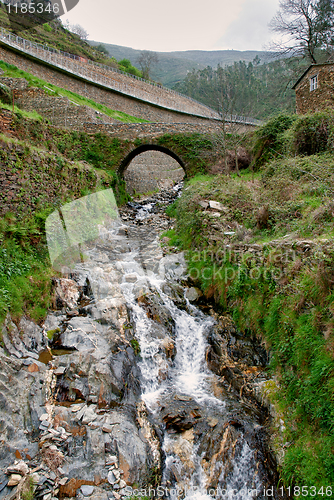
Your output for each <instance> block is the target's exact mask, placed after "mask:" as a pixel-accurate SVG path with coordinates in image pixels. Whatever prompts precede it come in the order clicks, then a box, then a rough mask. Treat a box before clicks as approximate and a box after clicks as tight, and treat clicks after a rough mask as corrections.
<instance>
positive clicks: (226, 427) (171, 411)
mask: <svg viewBox="0 0 334 500" xmlns="http://www.w3.org/2000/svg"><path fill="white" fill-rule="evenodd" d="M179 190H180V186H179V187H175V188H173V189H170V190H166V191H161V192H160V193H158V194H156V195H154V196H152V197H150V198H147V199H145V200H141V201H138V202H132V203H129V204H128V205H127V206H126V207H124V208H122V209H121V210H120V218H119V220H118V222H117V224H116V225H115V227H114V229H113V230H112V231H104V232H102V233H101V235H100V237H99V239H98V240H97V241H96V242H95V243H94V244H90V245H87V248H85V259H84V262H82V263H81V264H78V265H77V266H76V268H75V270H74V271H73V272H72V273H71V274H69V275H67V276H64V277H62V278H59V277H57V278H54V308H53V310H50V312H49V314H48V316H47V318H46V320H45V323H44V324H43V325H42V326H38V325H36V324H34V323H33V322H32V321H30V320H29V319H27V318H22V320H21V321H20V323H18V324H14V323H13V322H12V321H11V319H10V317H8V318H7V321H6V325H5V328H4V330H3V342H4V348H1V349H0V409H1V416H0V432H1V451H0V499H1V500H2V499H4V500H14V499H19V498H22V499H23V500H28V499H31V498H36V499H42V500H54V499H55V498H62V499H64V498H73V497H75V498H77V499H83V498H92V499H94V500H108V499H116V500H120V499H125V498H128V497H131V496H137V497H140V496H146V497H154V496H155V497H160V498H161V497H164V498H171V499H173V500H174V499H175V500H176V499H177V498H187V499H188V500H189V499H193V498H194V499H195V498H196V499H208V500H209V499H210V498H228V499H237V500H241V499H253V498H258V499H267V498H276V499H278V498H285V496H284V494H283V495H282V490H281V489H279V490H277V489H276V485H277V484H278V480H279V477H278V475H277V472H276V469H277V466H276V462H275V459H274V457H273V454H272V453H271V452H270V451H269V447H268V436H267V428H268V423H269V421H270V415H269V413H268V408H267V407H266V406H265V405H263V404H262V403H263V399H262V396H261V388H262V387H263V385H264V384H265V383H266V376H265V374H264V367H265V366H266V364H267V361H268V360H267V353H266V351H265V350H264V348H263V346H262V345H261V344H260V342H259V341H258V340H256V339H255V338H254V339H244V338H243V337H242V335H241V334H240V333H239V332H238V331H236V329H235V327H234V325H233V322H232V321H231V319H230V318H229V317H226V316H219V315H218V314H217V313H216V312H215V311H214V310H213V308H212V304H208V303H206V302H205V300H204V299H203V297H201V293H200V292H199V291H198V290H197V289H196V288H195V287H194V286H193V284H192V283H191V282H190V280H189V277H188V276H187V271H186V263H185V260H184V257H183V255H182V254H180V253H176V252H175V250H174V251H173V249H172V250H162V248H161V245H160V241H159V238H158V236H159V234H160V233H161V232H162V231H164V230H165V229H167V228H169V227H171V226H172V224H173V220H171V219H169V217H167V215H165V212H164V211H165V208H166V205H168V204H169V203H171V202H172V201H173V200H174V199H175V198H176V197H177V196H178V193H179ZM29 495H30V496H29Z"/></svg>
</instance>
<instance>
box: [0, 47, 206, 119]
mask: <svg viewBox="0 0 334 500" xmlns="http://www.w3.org/2000/svg"><path fill="white" fill-rule="evenodd" d="M0 59H2V60H3V61H5V62H7V63H9V64H13V65H15V66H17V67H18V68H20V69H22V70H24V71H27V72H29V73H31V74H33V75H34V76H36V77H38V78H41V79H43V80H46V81H47V82H50V83H52V84H53V85H57V86H58V87H62V88H65V89H67V90H70V91H72V92H75V93H77V94H79V95H82V96H84V97H87V98H89V99H93V100H94V101H96V102H99V103H101V104H104V105H105V106H108V107H109V108H111V109H114V110H117V111H123V112H124V113H127V114H129V115H132V116H135V117H137V118H143V119H146V120H149V121H152V122H164V123H184V122H187V123H202V124H207V123H210V122H211V121H214V120H210V119H208V118H201V117H198V116H196V115H195V114H194V115H193V114H188V113H181V112H178V111H172V110H169V109H164V108H163V107H160V106H158V105H154V104H150V103H148V102H144V101H142V100H140V99H136V98H134V97H130V96H126V95H122V94H120V93H117V92H116V91H113V90H108V89H106V88H103V86H101V85H98V84H93V83H89V82H88V81H85V80H84V79H83V78H81V77H79V76H75V75H71V74H70V73H66V72H65V71H62V70H61V69H57V68H55V67H52V66H51V65H48V64H47V63H43V62H39V61H38V60H36V59H34V58H30V57H29V56H27V55H26V54H22V53H19V52H16V51H15V50H14V49H11V48H9V47H8V46H6V45H4V44H2V43H1V42H0ZM115 74H116V75H117V73H115ZM122 76H124V75H122ZM134 82H135V83H136V84H137V83H138V84H139V83H140V84H142V83H144V82H137V81H136V80H134ZM147 85H148V84H147ZM149 88H150V90H151V88H152V89H154V88H155V87H153V86H149ZM173 98H175V99H176V97H173ZM184 99H186V98H184Z"/></svg>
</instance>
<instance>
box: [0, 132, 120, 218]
mask: <svg viewBox="0 0 334 500" xmlns="http://www.w3.org/2000/svg"><path fill="white" fill-rule="evenodd" d="M102 179H103V178H101V177H100V176H99V174H98V173H97V171H96V170H95V169H93V168H91V167H89V166H88V165H85V164H81V163H79V162H70V161H65V160H64V159H63V158H61V157H59V156H57V155H55V154H52V153H47V152H45V151H38V150H36V148H31V149H28V148H27V147H24V146H21V145H19V144H17V143H15V142H5V141H4V140H0V216H3V215H4V214H5V213H7V212H12V213H14V214H16V215H18V216H24V215H29V214H31V213H32V212H34V211H35V210H38V209H39V208H43V207H45V204H48V205H53V206H58V205H59V204H60V203H61V202H63V201H65V200H67V199H69V198H80V196H81V191H82V190H83V189H87V188H88V189H92V190H94V189H96V188H97V187H98V186H104V187H110V186H109V183H108V180H102Z"/></svg>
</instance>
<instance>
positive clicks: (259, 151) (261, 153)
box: [252, 115, 297, 166]
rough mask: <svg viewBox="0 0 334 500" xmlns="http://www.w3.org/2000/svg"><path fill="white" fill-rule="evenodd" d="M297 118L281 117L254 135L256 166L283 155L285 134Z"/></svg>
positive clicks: (269, 122) (259, 129)
mask: <svg viewBox="0 0 334 500" xmlns="http://www.w3.org/2000/svg"><path fill="white" fill-rule="evenodd" d="M296 119H297V116H295V115H279V116H276V117H275V118H272V119H271V120H269V121H268V122H267V123H266V124H265V125H263V126H262V127H260V128H258V129H257V130H256V132H255V134H254V145H253V151H252V154H253V157H254V163H255V165H256V166H260V165H263V164H264V163H265V162H266V161H268V160H270V159H272V158H275V157H276V156H278V155H281V154H282V153H283V151H284V149H285V147H286V138H287V136H286V135H284V133H285V132H286V131H287V130H289V129H290V128H291V126H292V125H293V123H294V122H295V120H296Z"/></svg>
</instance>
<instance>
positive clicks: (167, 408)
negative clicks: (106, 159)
mask: <svg viewBox="0 0 334 500" xmlns="http://www.w3.org/2000/svg"><path fill="white" fill-rule="evenodd" d="M180 189H181V186H176V187H175V188H174V191H173V192H172V193H168V192H166V193H163V192H162V193H161V194H160V195H159V196H155V197H154V196H153V197H152V198H151V199H147V200H144V201H142V202H135V203H129V204H128V205H127V207H126V208H125V209H124V210H121V216H120V219H119V220H117V223H114V224H113V228H112V229H109V230H105V229H104V230H103V231H100V237H99V240H98V243H94V244H93V245H92V244H90V245H88V246H87V247H86V248H85V249H84V250H82V251H84V253H85V262H84V263H83V264H80V265H77V266H76V268H75V272H76V273H79V275H80V276H81V280H82V279H83V278H82V277H84V278H85V279H86V280H87V279H88V280H89V282H90V285H91V287H92V290H93V296H94V299H95V303H96V302H97V301H99V302H100V303H101V304H103V302H104V301H105V300H107V298H108V297H110V295H112V296H114V297H115V296H120V295H122V296H123V299H124V300H125V303H126V308H127V311H128V313H129V316H130V325H129V326H130V327H131V329H132V332H133V335H134V340H135V343H134V342H132V345H135V344H136V343H138V351H139V352H140V361H139V362H138V367H139V370H140V377H139V378H140V386H141V400H142V401H143V402H144V404H145V407H146V408H147V410H148V412H149V414H150V416H151V418H152V419H153V421H154V422H155V424H156V425H158V426H159V428H160V429H163V431H162V438H161V439H162V443H161V454H162V457H163V460H162V462H163V468H162V471H161V482H160V485H159V487H160V490H157V491H155V492H154V493H155V495H158V496H161V495H162V492H163V493H164V496H165V497H168V498H170V499H172V500H176V499H178V498H185V499H186V500H190V499H198V500H199V499H210V498H226V499H235V500H250V499H254V498H263V499H264V498H282V497H280V496H279V494H278V492H277V490H276V488H275V484H272V483H271V482H270V481H271V480H272V478H273V473H272V471H268V464H267V462H268V457H267V456H266V454H265V452H264V451H263V450H264V448H265V444H264V441H265V429H264V427H263V425H264V423H265V419H266V418H267V416H266V415H264V414H263V413H261V411H259V409H258V408H256V407H253V406H252V405H251V404H248V403H247V401H245V400H244V399H243V398H242V397H240V395H238V394H237V393H236V391H233V390H232V391H231V388H229V389H228V388H227V384H226V382H224V381H223V380H222V378H221V377H219V376H217V375H216V374H214V373H213V372H212V371H210V370H209V368H208V365H207V360H206V356H207V354H208V351H209V350H210V346H209V339H210V336H211V334H212V331H213V329H214V326H215V325H216V324H217V322H216V320H215V318H214V315H208V314H205V313H204V312H203V311H202V310H201V309H200V308H198V307H196V306H195V305H193V304H191V303H190V302H189V300H187V299H186V298H185V295H184V289H183V288H182V287H181V286H180V282H186V281H187V274H186V263H185V260H184V257H183V254H170V255H166V256H164V255H163V253H162V250H161V246H160V243H159V233H160V232H161V230H162V229H164V228H167V227H168V226H170V221H169V220H168V218H166V216H165V215H163V209H164V207H165V206H166V205H167V204H168V203H170V202H171V201H172V200H173V199H174V198H176V196H177V195H178V193H179V192H180ZM259 443H261V444H260V445H259ZM129 491H130V490H129ZM159 491H160V495H159V494H158V492H159ZM132 493H133V492H132ZM135 493H136V492H134V494H135ZM137 493H138V492H137ZM144 493H146V495H147V496H149V494H148V493H147V492H146V491H145V490H144Z"/></svg>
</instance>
